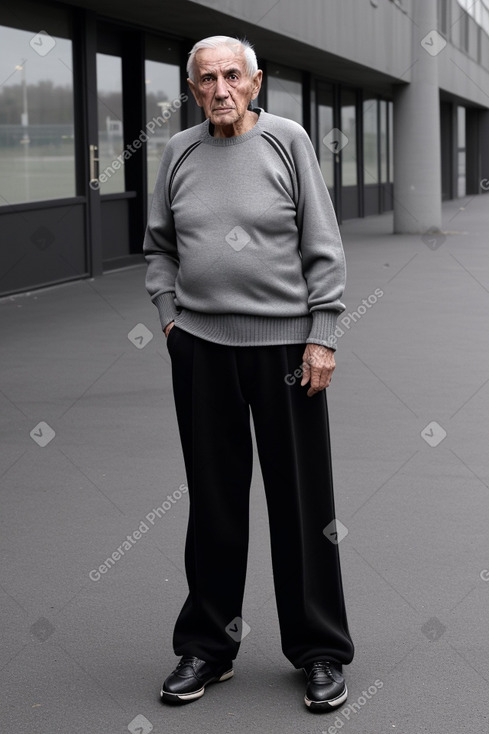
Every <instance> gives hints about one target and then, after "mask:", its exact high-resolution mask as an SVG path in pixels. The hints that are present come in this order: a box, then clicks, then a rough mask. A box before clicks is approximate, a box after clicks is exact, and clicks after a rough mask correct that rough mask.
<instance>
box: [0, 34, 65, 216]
mask: <svg viewBox="0 0 489 734" xmlns="http://www.w3.org/2000/svg"><path fill="white" fill-rule="evenodd" d="M33 37H34V34H33V33H32V32H30V31H22V30H18V29H16V28H7V27H5V26H0V68H1V69H2V70H3V78H5V81H4V83H3V84H2V86H1V87H0V206H1V205H5V204H19V203H22V202H28V201H39V200H43V199H57V198H66V197H69V196H75V133H74V117H73V75H72V72H71V69H72V68H73V61H72V47H71V41H69V40H67V39H64V38H57V37H52V36H48V37H47V40H46V43H48V42H49V44H52V49H50V51H49V52H48V53H46V54H45V55H44V56H40V55H39V53H37V52H36V51H35V50H34V48H35V44H33V46H31V45H30V42H31V41H32V39H33ZM46 47H47V46H45V47H44V48H46ZM53 49H54V51H53Z"/></svg>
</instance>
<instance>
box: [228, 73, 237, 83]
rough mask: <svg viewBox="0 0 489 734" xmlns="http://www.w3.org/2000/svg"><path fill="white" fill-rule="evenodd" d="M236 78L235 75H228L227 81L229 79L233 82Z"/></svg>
mask: <svg viewBox="0 0 489 734" xmlns="http://www.w3.org/2000/svg"><path fill="white" fill-rule="evenodd" d="M237 78H238V75H237V74H230V75H229V76H228V79H231V81H232V82H235V81H236V79H237Z"/></svg>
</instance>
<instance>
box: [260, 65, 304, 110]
mask: <svg viewBox="0 0 489 734" xmlns="http://www.w3.org/2000/svg"><path fill="white" fill-rule="evenodd" d="M267 90H268V91H267V107H268V109H267V111H268V112H271V113H272V114H274V115H280V116H281V117H288V118H289V119H290V120H295V122H298V123H299V124H300V125H302V121H303V118H302V75H301V73H300V72H299V71H296V70H295V69H288V68H286V67H284V66H279V65H278V64H268V68H267Z"/></svg>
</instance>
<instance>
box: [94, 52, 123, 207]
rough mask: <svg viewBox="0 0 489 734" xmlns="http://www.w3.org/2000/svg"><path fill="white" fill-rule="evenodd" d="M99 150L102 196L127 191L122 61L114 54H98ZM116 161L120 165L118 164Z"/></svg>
mask: <svg viewBox="0 0 489 734" xmlns="http://www.w3.org/2000/svg"><path fill="white" fill-rule="evenodd" d="M97 104H98V148H99V158H100V164H99V165H100V170H101V171H110V172H111V175H110V176H106V177H105V179H104V177H103V176H102V177H101V181H100V193H101V194H115V193H120V192H122V191H125V181H124V158H123V157H121V158H119V160H118V156H120V155H121V153H122V152H123V150H124V129H123V123H122V59H121V58H120V56H111V55H110V54H102V53H98V54H97ZM114 162H116V165H114Z"/></svg>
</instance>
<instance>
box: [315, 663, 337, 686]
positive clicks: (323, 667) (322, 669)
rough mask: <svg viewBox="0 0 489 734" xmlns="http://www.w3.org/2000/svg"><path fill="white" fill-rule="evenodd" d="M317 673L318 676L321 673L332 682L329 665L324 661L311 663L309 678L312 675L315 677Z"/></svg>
mask: <svg viewBox="0 0 489 734" xmlns="http://www.w3.org/2000/svg"><path fill="white" fill-rule="evenodd" d="M318 673H319V676H320V675H321V673H322V674H323V675H326V676H327V677H328V678H329V679H330V680H332V681H334V678H333V674H332V672H331V668H330V664H329V663H328V662H326V661H325V660H318V661H316V662H315V663H313V665H312V668H311V672H310V677H312V676H313V675H314V676H316V675H317V674H318Z"/></svg>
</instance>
